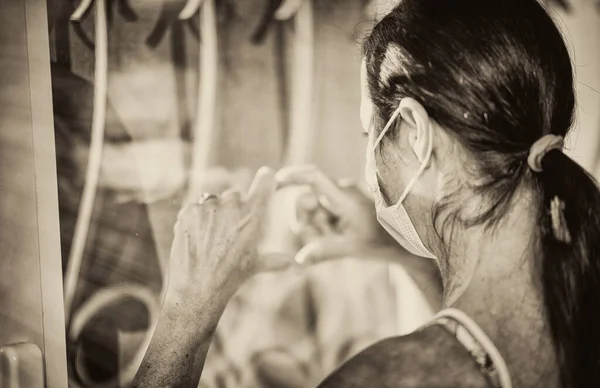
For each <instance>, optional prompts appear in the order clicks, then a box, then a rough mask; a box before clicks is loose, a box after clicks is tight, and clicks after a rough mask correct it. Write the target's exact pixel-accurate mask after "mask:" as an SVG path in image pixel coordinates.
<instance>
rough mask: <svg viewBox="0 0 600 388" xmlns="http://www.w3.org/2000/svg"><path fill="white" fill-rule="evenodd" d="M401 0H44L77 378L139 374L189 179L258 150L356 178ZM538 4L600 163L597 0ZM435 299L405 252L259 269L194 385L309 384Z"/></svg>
mask: <svg viewBox="0 0 600 388" xmlns="http://www.w3.org/2000/svg"><path fill="white" fill-rule="evenodd" d="M395 3H397V2H396V1H384V0H379V1H367V0H204V1H202V0H189V1H186V0H151V1H150V0H84V1H81V2H79V1H75V0H48V1H47V2H46V4H45V5H47V8H46V10H47V16H48V24H47V26H46V25H45V24H41V25H40V26H42V27H44V28H46V27H47V32H48V35H47V38H48V43H49V49H50V62H51V67H50V71H51V73H50V74H51V92H52V103H53V111H52V115H53V119H54V140H55V153H56V167H57V177H58V179H57V184H58V203H59V216H60V245H61V257H62V276H63V280H64V285H63V287H64V292H65V304H64V306H65V312H66V315H65V317H66V318H65V319H66V323H65V324H66V335H67V366H68V373H69V383H70V385H71V386H73V387H126V386H127V385H128V383H129V382H130V380H131V379H132V378H133V376H134V374H135V371H136V369H137V366H138V365H139V362H140V361H141V357H142V356H143V351H144V347H145V344H146V343H147V341H148V339H149V335H148V334H149V333H150V329H151V327H152V323H153V322H154V321H155V319H156V316H157V314H158V311H159V310H160V302H161V293H162V291H163V290H164V286H165V284H164V279H165V273H166V271H167V270H168V257H169V250H170V245H171V241H172V238H173V232H172V227H173V224H174V222H175V219H176V216H177V212H178V211H179V209H180V206H181V204H182V203H183V202H184V201H186V200H189V199H190V196H191V197H193V196H194V195H199V194H200V193H202V192H220V191H223V190H225V189H227V188H230V187H240V188H244V187H246V186H247V185H248V183H249V180H250V179H251V177H252V176H253V174H254V172H255V171H256V169H257V168H258V167H260V166H263V165H268V166H271V167H273V168H279V167H282V166H285V165H291V164H305V163H311V164H316V165H317V166H318V167H320V168H321V169H322V170H323V171H325V172H326V173H327V174H329V175H331V176H332V177H335V178H349V179H351V180H355V181H357V182H359V183H360V182H362V179H363V175H364V173H363V172H364V154H365V145H366V143H365V140H364V138H363V137H362V136H361V127H360V120H359V104H360V84H359V69H360V55H361V40H362V37H363V36H364V35H365V34H366V33H368V31H369V29H370V28H372V26H373V23H374V21H375V20H376V19H377V18H378V17H381V15H383V14H385V12H386V11H387V10H389V9H390V8H391V7H393V6H394V4H395ZM547 5H548V6H549V8H550V9H551V12H552V14H553V15H554V16H555V17H556V20H557V22H558V24H559V26H560V27H561V29H562V30H563V32H564V33H565V37H566V40H567V42H568V46H569V48H570V49H571V51H572V53H573V58H574V65H575V71H576V75H577V83H576V87H577V95H578V99H579V100H578V108H577V122H576V127H575V130H574V131H573V134H572V136H571V137H570V138H569V139H567V147H568V153H569V154H570V155H571V156H572V157H573V158H574V159H575V160H577V161H578V162H579V163H580V164H582V165H583V166H584V167H585V168H586V169H588V171H589V172H590V173H591V174H593V175H594V176H596V177H597V178H598V177H599V176H600V166H599V165H598V157H599V156H600V155H599V153H598V146H599V145H600V138H599V135H600V109H599V108H600V93H599V92H598V91H599V90H600V44H599V43H600V42H599V41H600V2H598V1H597V0H593V1H592V0H568V1H567V0H554V1H548V2H547ZM2 7H8V3H6V2H2V3H0V9H1V8H2ZM4 28H6V29H7V31H8V28H9V27H4ZM27 28H28V29H30V28H35V26H32V25H29V26H28V27H27ZM0 86H3V85H2V84H0ZM31 88H32V90H33V89H35V85H32V87H31ZM2 93H3V94H2V98H3V99H2V101H8V100H9V99H10V98H11V95H10V93H8V92H4V91H3V92H2ZM2 131H5V129H4V128H3V129H2ZM9 189H10V188H8V187H3V188H2V190H3V191H8V190H9ZM3 206H5V205H3ZM6 206H8V205H6ZM6 206H5V207H6ZM281 222H282V227H286V224H285V220H284V219H283V220H282V221H281ZM4 278H6V275H5V273H0V295H1V294H2V293H4V292H8V286H7V284H9V283H8V280H6V279H4ZM0 301H1V300H0ZM0 307H1V303H0ZM431 313H432V312H431V311H428V309H427V308H426V307H424V305H423V297H422V296H421V295H420V293H419V292H418V290H417V289H416V288H415V286H414V284H412V282H411V281H410V279H409V278H408V277H407V276H406V274H404V272H403V271H402V268H399V267H390V266H389V265H388V264H383V263H378V262H375V261H366V260H358V259H353V258H348V259H345V260H339V261H335V262H329V263H324V264H320V265H317V266H314V267H311V268H309V269H307V270H306V271H303V272H301V273H298V272H294V273H287V272H286V273H277V274H267V275H261V276H259V277H256V278H255V279H253V280H252V281H251V282H249V283H247V284H246V285H245V286H244V287H243V288H242V289H241V290H240V291H239V292H238V294H237V295H236V296H235V298H234V299H233V300H232V301H231V303H230V304H229V305H228V308H227V310H226V312H225V315H224V316H223V318H222V319H221V321H220V323H219V327H218V330H217V333H216V336H215V341H214V342H213V344H212V346H211V349H210V352H209V356H208V359H207V361H206V367H205V372H204V373H203V375H202V379H201V383H200V386H201V387H211V388H213V387H214V388H229V387H310V386H315V385H316V384H317V383H318V382H319V381H320V380H322V379H323V378H324V377H325V376H326V375H327V374H328V373H329V372H331V371H332V370H333V369H334V368H335V367H337V366H338V365H339V364H341V363H342V362H343V361H345V360H346V359H347V358H348V357H351V356H352V355H353V354H355V353H356V352H358V351H360V350H361V349H363V348H364V347H366V346H367V345H369V344H371V343H373V342H375V341H377V340H379V339H382V338H384V337H386V336H391V335H397V334H403V333H406V332H408V331H410V330H413V329H414V328H416V327H418V326H419V325H420V324H422V323H423V322H424V321H425V320H426V319H427V318H428V317H429V316H430V315H431ZM0 345H1V344H0Z"/></svg>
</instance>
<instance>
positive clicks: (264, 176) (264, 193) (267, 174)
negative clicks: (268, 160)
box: [248, 167, 277, 209]
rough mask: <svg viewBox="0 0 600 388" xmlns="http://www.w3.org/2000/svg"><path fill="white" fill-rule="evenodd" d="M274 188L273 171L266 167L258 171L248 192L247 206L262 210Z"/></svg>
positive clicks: (275, 184)
mask: <svg viewBox="0 0 600 388" xmlns="http://www.w3.org/2000/svg"><path fill="white" fill-rule="evenodd" d="M276 186H277V183H276V181H275V173H274V172H273V170H271V169H270V168H268V167H261V168H260V169H258V171H257V172H256V175H255V176H254V180H253V181H252V183H251V184H250V189H249V190H248V204H249V205H250V207H251V208H254V209H256V208H260V209H264V208H265V207H266V206H267V205H268V203H269V200H270V199H271V196H272V195H273V193H274V192H275V188H276Z"/></svg>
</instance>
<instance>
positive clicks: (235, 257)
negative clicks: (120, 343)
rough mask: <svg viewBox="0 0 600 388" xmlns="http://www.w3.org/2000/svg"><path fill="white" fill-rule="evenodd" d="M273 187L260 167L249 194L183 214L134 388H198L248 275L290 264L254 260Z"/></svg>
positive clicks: (231, 194)
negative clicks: (229, 305)
mask: <svg viewBox="0 0 600 388" xmlns="http://www.w3.org/2000/svg"><path fill="white" fill-rule="evenodd" d="M275 186H276V184H275V178H274V174H273V172H272V171H271V170H269V169H267V168H262V169H260V170H259V171H258V172H257V174H256V176H255V178H254V181H253V182H252V184H251V186H250V189H249V192H248V194H247V195H244V194H241V193H240V192H236V191H228V192H226V193H224V194H223V195H222V196H220V197H219V196H214V195H208V196H204V197H203V199H202V200H201V201H196V203H192V204H189V205H187V206H185V207H184V208H183V209H182V211H181V212H180V214H179V217H178V220H177V223H176V225H175V238H174V241H173V246H172V249H171V261H170V268H169V275H168V283H169V284H168V286H167V294H166V298H165V302H164V305H163V308H162V311H161V314H160V317H159V319H158V322H157V324H156V329H155V330H154V334H153V336H152V341H151V342H150V345H149V347H148V350H147V352H146V355H145V357H144V360H143V362H142V365H141V366H140V368H139V369H138V373H137V375H136V378H135V379H134V381H133V383H132V387H178V388H195V387H197V386H198V381H199V380H200V375H201V373H202V369H203V367H204V361H205V359H206V354H207V352H208V349H209V346H210V343H211V341H212V337H213V334H214V332H215V330H216V327H217V323H218V321H219V319H220V318H221V315H222V313H223V311H224V310H225V305H226V304H227V302H228V301H229V299H230V298H231V297H232V296H233V294H234V293H235V292H236V291H237V289H238V288H239V287H240V285H241V284H242V283H243V282H244V281H245V280H247V279H248V278H249V277H251V276H252V275H254V274H256V273H258V272H262V271H269V270H275V269H280V268H282V267H285V266H287V265H289V264H290V260H289V258H288V257H285V258H284V257H282V258H278V257H276V256H273V255H269V256H268V257H259V256H258V254H257V245H258V241H259V240H260V236H261V233H262V227H263V225H262V224H263V218H264V216H265V213H266V211H267V206H268V203H269V199H270V198H271V195H272V194H273V192H274V191H275Z"/></svg>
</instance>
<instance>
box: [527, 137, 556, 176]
mask: <svg viewBox="0 0 600 388" xmlns="http://www.w3.org/2000/svg"><path fill="white" fill-rule="evenodd" d="M564 144H565V139H564V138H563V137H562V136H558V135H553V134H548V135H544V136H542V137H540V138H539V139H538V140H537V141H536V142H535V143H533V145H532V146H531V148H530V149H529V156H528V157H527V164H528V165H529V168H531V169H532V170H533V171H535V172H541V171H542V159H543V158H544V156H546V154H547V153H548V152H549V151H552V150H559V151H562V149H563V146H564Z"/></svg>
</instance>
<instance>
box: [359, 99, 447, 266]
mask: <svg viewBox="0 0 600 388" xmlns="http://www.w3.org/2000/svg"><path fill="white" fill-rule="evenodd" d="M399 114H400V107H398V108H397V109H396V110H395V111H394V114H393V115H392V117H391V118H390V120H389V121H388V123H387V124H386V125H385V127H384V128H383V130H382V131H381V133H380V134H379V137H378V138H377V140H375V143H373V145H371V144H369V145H368V146H367V159H366V166H365V178H366V180H367V184H368V185H369V188H370V189H371V191H372V192H373V198H374V199H375V210H376V212H377V220H378V221H379V223H380V224H381V226H383V227H384V228H385V230H386V231H387V232H388V233H389V234H390V235H391V236H392V237H393V238H394V239H395V240H396V241H397V242H398V243H399V244H400V245H402V247H404V249H406V250H407V251H409V252H410V253H412V254H413V255H417V256H421V257H425V258H429V259H436V260H437V258H436V257H435V255H434V254H433V253H431V252H430V251H429V250H428V249H427V248H426V247H425V245H424V244H423V242H422V241H421V238H420V237H419V234H418V233H417V230H416V229H415V226H414V225H413V223H412V221H411V220H410V217H409V216H408V213H407V212H406V209H405V208H404V206H403V205H402V202H403V201H404V199H405V198H406V196H407V195H408V193H409V191H410V189H411V188H412V186H413V185H414V183H415V182H416V181H417V179H418V178H419V176H420V175H421V174H422V173H423V171H424V170H425V168H426V167H427V164H428V163H429V159H430V157H431V152H432V148H433V141H432V138H433V136H429V144H428V146H427V152H426V154H425V158H424V160H423V163H422V164H421V167H419V170H418V171H417V173H416V175H415V176H414V177H413V178H412V179H411V180H410V182H409V183H408V185H407V186H406V188H405V189H404V192H403V193H402V195H401V196H400V199H399V200H398V203H396V204H395V205H392V206H387V207H386V204H385V203H384V200H383V196H382V195H381V189H380V187H379V182H378V180H377V174H378V172H377V165H376V163H375V151H376V150H377V146H378V145H379V143H380V142H381V139H382V138H383V136H384V135H385V133H386V132H387V131H388V129H389V128H390V127H391V125H392V124H393V123H394V122H395V121H396V118H397V117H398V115H399ZM430 130H431V129H430ZM369 138H371V137H369Z"/></svg>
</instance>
